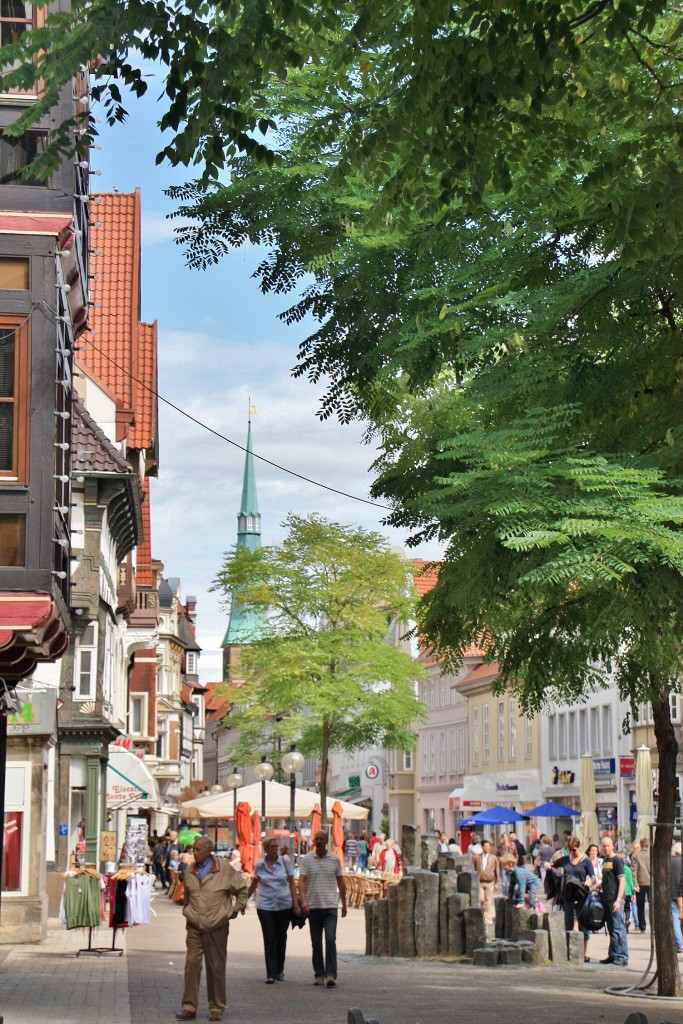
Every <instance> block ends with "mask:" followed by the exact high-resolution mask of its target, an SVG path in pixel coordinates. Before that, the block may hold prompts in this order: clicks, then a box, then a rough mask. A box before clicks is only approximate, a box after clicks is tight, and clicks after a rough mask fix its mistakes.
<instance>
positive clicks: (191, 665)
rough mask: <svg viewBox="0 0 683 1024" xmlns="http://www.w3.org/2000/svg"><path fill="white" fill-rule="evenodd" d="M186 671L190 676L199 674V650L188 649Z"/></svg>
mask: <svg viewBox="0 0 683 1024" xmlns="http://www.w3.org/2000/svg"><path fill="white" fill-rule="evenodd" d="M185 671H186V672H187V674H188V675H190V676H196V675H197V652H196V651H187V652H186V654H185Z"/></svg>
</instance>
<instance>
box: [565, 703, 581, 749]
mask: <svg viewBox="0 0 683 1024" xmlns="http://www.w3.org/2000/svg"><path fill="white" fill-rule="evenodd" d="M567 728H568V730H569V756H570V757H578V756H579V750H578V737H577V734H576V712H575V711H570V712H569V717H568V720H567Z"/></svg>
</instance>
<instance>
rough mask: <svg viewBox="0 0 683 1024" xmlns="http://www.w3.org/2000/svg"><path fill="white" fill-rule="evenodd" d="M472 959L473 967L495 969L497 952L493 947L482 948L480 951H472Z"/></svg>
mask: <svg viewBox="0 0 683 1024" xmlns="http://www.w3.org/2000/svg"><path fill="white" fill-rule="evenodd" d="M472 959H473V961H474V965H475V967H497V966H498V950H497V949H496V948H495V946H484V947H482V948H481V949H474V950H472Z"/></svg>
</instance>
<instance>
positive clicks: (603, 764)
mask: <svg viewBox="0 0 683 1024" xmlns="http://www.w3.org/2000/svg"><path fill="white" fill-rule="evenodd" d="M616 770H617V762H616V758H614V757H594V758H593V771H594V773H595V774H596V775H614V774H615V772H616Z"/></svg>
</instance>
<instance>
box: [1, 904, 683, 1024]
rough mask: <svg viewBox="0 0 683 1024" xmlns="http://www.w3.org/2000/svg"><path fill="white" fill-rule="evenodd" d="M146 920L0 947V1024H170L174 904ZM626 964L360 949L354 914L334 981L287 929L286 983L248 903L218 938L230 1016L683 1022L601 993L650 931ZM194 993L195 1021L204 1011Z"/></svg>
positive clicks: (397, 1022) (634, 969)
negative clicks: (315, 969)
mask: <svg viewBox="0 0 683 1024" xmlns="http://www.w3.org/2000/svg"><path fill="white" fill-rule="evenodd" d="M153 907H154V910H155V916H154V919H153V923H152V924H151V925H150V926H148V927H140V928H135V929H132V930H131V931H130V932H125V933H123V934H121V933H119V934H118V935H117V945H120V946H122V947H123V948H124V949H125V955H124V956H123V957H114V956H102V957H94V956H77V955H76V953H77V951H78V950H79V949H81V948H84V947H87V935H84V934H83V933H81V932H67V931H65V930H64V929H61V928H58V927H55V928H51V930H50V934H49V936H48V940H47V941H46V942H45V943H42V944H40V945H29V946H16V947H14V948H12V949H10V950H9V951H7V950H6V949H3V950H2V951H1V952H0V1014H2V1015H4V1024H38V1022H40V1024H44V1022H47V1021H50V1022H53V1024H97V1022H99V1021H103V1022H108V1024H161V1022H163V1024H171V1022H173V1020H174V1014H175V1013H176V1012H177V1011H178V1009H179V1005H180V995H181V990H182V972H183V964H184V921H183V917H182V912H181V910H180V909H179V908H178V907H176V906H174V905H173V904H172V903H170V902H169V901H168V900H167V899H166V898H165V897H163V896H162V895H161V894H157V895H156V896H155V897H154V902H153ZM629 939H630V945H631V966H630V967H629V968H628V970H624V969H620V968H614V967H607V966H601V965H599V964H597V962H595V963H591V964H590V965H588V966H586V967H584V968H583V969H572V968H568V967H557V968H548V967H545V968H536V969H534V968H529V967H521V968H520V967H502V968H501V967H498V968H495V969H486V968H476V967H471V966H463V965H460V964H453V963H447V962H444V961H440V960H435V961H430V962H419V961H408V960H399V959H376V958H367V957H365V956H363V949H364V945H365V924H364V915H363V912H362V911H357V910H351V911H350V912H349V916H348V917H347V918H346V920H344V921H342V920H341V919H340V923H339V933H338V945H339V950H340V965H339V984H338V986H337V988H335V989H321V988H318V987H316V986H314V985H313V984H312V981H313V978H312V970H311V959H310V941H309V937H308V929H304V930H303V931H295V932H290V939H289V948H288V955H287V965H286V976H287V977H286V981H284V982H282V983H278V984H276V985H265V984H264V981H265V968H264V963H263V946H262V941H261V931H260V927H259V923H258V919H257V917H256V912H255V910H254V908H253V905H252V904H250V906H249V909H248V911H247V914H246V916H245V917H241V918H239V919H238V920H237V921H235V922H234V924H233V925H232V929H231V934H230V941H229V945H228V1009H227V1011H226V1015H225V1020H226V1021H227V1022H229V1024H257V1022H258V1024H262V1022H266V1024H290V1022H291V1024H346V1018H347V1013H348V1009H349V1007H351V1006H358V1007H360V1009H361V1010H362V1011H363V1012H364V1014H365V1016H366V1017H368V1016H373V1017H376V1018H377V1019H378V1020H379V1022H380V1024H455V1022H460V1021H461V1020H468V1019H477V1018H480V1019H481V1018H484V1019H486V1020H490V1019H492V1017H493V1016H494V1015H496V1016H498V1017H501V1016H504V1019H505V1024H530V1022H532V1021H536V1020H539V1021H541V1020H543V1021H549V1022H553V1021H557V1020H564V1019H565V1017H569V1018H570V1019H571V1021H572V1024H602V1022H604V1024H624V1021H625V1020H626V1017H627V1016H628V1014H629V1012H631V1011H632V1010H634V1009H638V1010H642V1011H643V1012H645V1013H646V1014H647V1016H648V1018H649V1020H650V1024H658V1022H659V1021H663V1020H667V1021H671V1022H673V1024H683V1001H678V1000H676V1001H670V1002H667V1003H663V1002H661V1001H657V1002H656V1003H655V1002H651V1001H645V1000H643V999H642V998H635V997H618V996H614V995H609V994H606V992H605V988H606V987H611V986H614V987H617V986H626V985H628V984H633V983H634V982H635V981H637V980H638V978H639V976H640V974H641V973H642V970H643V968H644V966H645V964H646V963H647V953H648V951H649V934H647V935H640V934H638V935H635V936H634V935H633V934H632V933H631V935H630V936H629ZM111 941H112V934H111V931H109V930H108V929H101V930H99V932H95V933H94V936H93V945H94V946H102V947H108V946H110V945H111ZM606 948H607V946H606V939H605V938H604V937H603V936H596V937H594V938H593V939H592V941H591V950H590V952H591V954H592V956H593V958H594V959H595V961H597V959H599V958H600V957H602V956H605V955H606ZM204 998H205V997H203V999H202V1005H200V1009H199V1013H198V1020H206V1019H207V1009H206V1003H205V1001H204Z"/></svg>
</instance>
